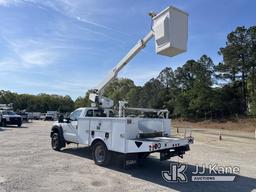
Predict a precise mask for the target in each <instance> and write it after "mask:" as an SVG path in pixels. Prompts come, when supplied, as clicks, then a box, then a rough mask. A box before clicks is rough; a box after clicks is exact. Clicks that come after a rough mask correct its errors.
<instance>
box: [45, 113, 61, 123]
mask: <svg viewBox="0 0 256 192" xmlns="http://www.w3.org/2000/svg"><path fill="white" fill-rule="evenodd" d="M57 119H58V112H57V111H47V113H46V115H45V118H44V120H45V121H56V120H57Z"/></svg>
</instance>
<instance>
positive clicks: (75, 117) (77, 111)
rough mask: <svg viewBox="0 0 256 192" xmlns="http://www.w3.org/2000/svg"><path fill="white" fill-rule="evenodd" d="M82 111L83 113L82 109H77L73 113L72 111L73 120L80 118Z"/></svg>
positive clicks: (71, 117)
mask: <svg viewBox="0 0 256 192" xmlns="http://www.w3.org/2000/svg"><path fill="white" fill-rule="evenodd" d="M81 113H82V110H76V111H74V112H73V113H71V115H70V119H71V120H72V121H77V120H78V118H79V117H80V115H81Z"/></svg>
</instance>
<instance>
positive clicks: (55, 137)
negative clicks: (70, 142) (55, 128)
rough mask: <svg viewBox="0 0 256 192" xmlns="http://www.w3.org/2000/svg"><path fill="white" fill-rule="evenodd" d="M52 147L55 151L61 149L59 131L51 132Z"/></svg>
mask: <svg viewBox="0 0 256 192" xmlns="http://www.w3.org/2000/svg"><path fill="white" fill-rule="evenodd" d="M51 144H52V149H53V150H55V151H60V149H61V140H60V135H59V133H53V134H52V141H51Z"/></svg>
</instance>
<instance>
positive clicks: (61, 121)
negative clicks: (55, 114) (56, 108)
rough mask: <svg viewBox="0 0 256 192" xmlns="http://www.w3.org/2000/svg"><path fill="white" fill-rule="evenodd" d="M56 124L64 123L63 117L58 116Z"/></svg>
mask: <svg viewBox="0 0 256 192" xmlns="http://www.w3.org/2000/svg"><path fill="white" fill-rule="evenodd" d="M58 122H59V123H63V122H64V116H63V115H60V116H59V119H58Z"/></svg>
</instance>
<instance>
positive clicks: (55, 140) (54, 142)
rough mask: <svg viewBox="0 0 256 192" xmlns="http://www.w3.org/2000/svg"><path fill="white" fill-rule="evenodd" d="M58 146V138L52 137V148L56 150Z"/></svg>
mask: <svg viewBox="0 0 256 192" xmlns="http://www.w3.org/2000/svg"><path fill="white" fill-rule="evenodd" d="M57 144H58V137H57V136H55V135H54V136H53V137H52V146H53V148H56V146H57Z"/></svg>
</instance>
